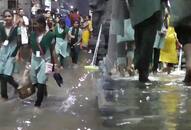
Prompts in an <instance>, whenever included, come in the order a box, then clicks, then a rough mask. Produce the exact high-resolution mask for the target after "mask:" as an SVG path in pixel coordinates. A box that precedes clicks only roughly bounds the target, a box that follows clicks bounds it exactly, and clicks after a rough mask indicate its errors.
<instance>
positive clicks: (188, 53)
mask: <svg viewBox="0 0 191 130" xmlns="http://www.w3.org/2000/svg"><path fill="white" fill-rule="evenodd" d="M170 5H171V8H170V9H171V25H172V26H174V28H175V31H176V33H177V38H178V40H179V42H180V43H181V44H182V45H183V50H184V54H185V57H186V75H185V78H184V82H185V83H186V84H188V85H191V25H190V23H191V12H190V7H191V1H190V0H172V1H170Z"/></svg>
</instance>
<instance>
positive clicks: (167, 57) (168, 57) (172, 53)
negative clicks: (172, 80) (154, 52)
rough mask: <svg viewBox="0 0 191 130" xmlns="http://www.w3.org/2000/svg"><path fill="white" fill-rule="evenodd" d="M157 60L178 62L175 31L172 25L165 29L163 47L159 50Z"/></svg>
mask: <svg viewBox="0 0 191 130" xmlns="http://www.w3.org/2000/svg"><path fill="white" fill-rule="evenodd" d="M159 60H160V61H161V62H165V63H174V64H177V63H178V52H177V49H176V33H175V30H174V28H173V27H170V26H169V28H168V30H167V34H166V37H165V43H164V48H163V49H161V51H160V59H159Z"/></svg>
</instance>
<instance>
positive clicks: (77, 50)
mask: <svg viewBox="0 0 191 130" xmlns="http://www.w3.org/2000/svg"><path fill="white" fill-rule="evenodd" d="M79 53H80V46H79V45H77V46H72V47H71V52H70V55H71V57H72V63H74V64H77V62H78V57H79Z"/></svg>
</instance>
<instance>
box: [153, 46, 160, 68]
mask: <svg viewBox="0 0 191 130" xmlns="http://www.w3.org/2000/svg"><path fill="white" fill-rule="evenodd" d="M159 57H160V49H157V48H154V56H153V68H152V71H153V72H154V71H157V69H158V64H159Z"/></svg>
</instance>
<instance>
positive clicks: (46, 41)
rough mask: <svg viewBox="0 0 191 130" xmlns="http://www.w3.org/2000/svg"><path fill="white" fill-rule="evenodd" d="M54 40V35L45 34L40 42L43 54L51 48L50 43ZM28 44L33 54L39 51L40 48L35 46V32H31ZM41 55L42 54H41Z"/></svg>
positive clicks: (50, 33)
mask: <svg viewBox="0 0 191 130" xmlns="http://www.w3.org/2000/svg"><path fill="white" fill-rule="evenodd" d="M54 38H55V35H54V33H52V32H50V31H49V32H47V33H46V34H45V35H44V36H43V38H42V40H41V42H40V47H41V48H42V49H43V51H44V52H43V53H44V54H45V53H46V51H47V50H49V49H50V48H51V46H52V41H53V39H54ZM30 44H31V48H32V50H33V52H34V53H36V51H40V48H39V47H38V45H37V36H36V33H35V32H32V33H31V36H30ZM41 53H42V52H41Z"/></svg>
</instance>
